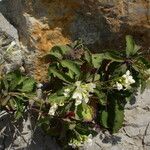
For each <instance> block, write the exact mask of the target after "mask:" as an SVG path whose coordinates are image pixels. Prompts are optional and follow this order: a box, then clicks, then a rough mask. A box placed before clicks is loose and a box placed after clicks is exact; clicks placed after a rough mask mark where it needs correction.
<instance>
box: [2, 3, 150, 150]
mask: <svg viewBox="0 0 150 150" xmlns="http://www.w3.org/2000/svg"><path fill="white" fill-rule="evenodd" d="M149 7H150V3H149V1H143V0H134V1H133V0H128V1H124V0H80V1H76V0H71V1H66V0H61V1H60V0H55V1H52V0H51V1H50V0H36V1H35V0H26V1H20V0H3V1H1V2H0V11H1V12H2V14H3V15H4V16H5V17H4V16H3V15H2V14H1V13H0V21H1V22H0V41H2V42H0V44H1V45H2V47H1V48H0V59H5V60H6V61H5V63H4V66H3V68H5V69H6V71H5V72H9V71H10V70H13V69H14V68H16V67H21V66H22V65H23V64H24V68H25V71H27V72H28V74H31V75H33V76H34V77H35V78H36V79H37V80H38V81H43V80H46V78H47V67H48V65H47V64H45V63H44V62H42V61H41V57H42V56H44V55H45V54H47V53H48V52H49V49H50V48H51V47H52V46H54V45H56V44H66V43H70V42H72V41H74V40H76V39H78V38H82V39H83V40H84V41H85V43H86V44H87V45H88V47H89V48H91V49H92V50H94V51H100V50H102V49H114V48H116V49H122V48H124V46H123V45H124V37H125V35H126V34H131V35H133V36H134V38H135V40H136V42H138V44H140V45H141V46H142V47H143V50H148V48H149V47H150V43H149V40H148V39H150V22H149V20H150V18H149V17H150V11H149ZM5 18H7V20H8V21H9V22H10V23H11V24H12V25H13V26H14V27H15V28H16V29H17V30H18V33H17V31H16V29H15V28H14V27H13V26H12V25H11V24H10V23H9V22H8V21H7V20H6V19H5ZM18 37H19V42H20V43H22V45H23V49H22V48H21V47H20V46H16V49H15V50H14V51H13V52H12V53H11V54H10V55H9V54H8V55H7V59H6V58H4V53H5V50H6V48H8V45H9V44H10V43H11V42H12V41H13V40H16V41H18ZM11 56H13V57H11ZM2 70H3V69H2ZM149 96H150V90H146V91H145V92H144V93H143V94H138V95H137V96H136V101H135V103H134V101H133V103H132V105H131V104H128V105H127V107H126V111H125V116H126V118H125V124H124V128H122V129H121V130H120V132H119V133H117V134H114V135H110V134H109V133H100V134H99V135H98V136H97V137H95V138H94V139H93V145H92V146H91V147H90V146H88V145H85V147H84V149H85V150H88V149H94V150H102V149H103V150H126V149H127V150H149V149H150V143H149V141H150V129H149V123H150V101H149ZM7 120H8V121H9V119H7ZM4 121H6V119H5V120H4ZM1 122H2V123H1V124H0V126H1V125H3V123H4V124H5V122H3V121H1ZM24 123H25V124H24V129H21V130H20V131H21V133H22V134H24V133H25V132H26V131H27V134H25V135H26V136H25V137H24V138H25V139H26V141H30V139H31V137H32V133H31V130H29V129H28V127H27V126H28V123H30V122H28V120H26V121H25V122H24ZM9 124H10V123H9ZM1 128H2V127H1ZM11 131H12V133H14V128H13V129H12V130H11ZM8 135H9V136H8V137H7V138H6V141H5V145H7V148H8V147H9V145H10V141H12V139H14V138H13V134H11V133H10V131H9V133H8ZM1 139H3V137H0V144H1V145H2V143H3V140H1ZM33 139H34V140H33V141H36V143H34V142H33V141H30V144H29V145H27V143H25V142H24V141H23V139H22V138H21V136H18V137H17V138H16V139H15V140H14V142H13V143H16V144H17V143H20V145H19V146H22V148H24V149H32V150H34V149H35V150H45V149H56V150H57V149H60V148H59V147H58V145H57V144H56V142H55V141H53V140H52V139H51V138H50V137H48V136H46V135H45V134H44V133H43V132H42V131H41V130H40V129H37V130H36V132H35V134H34V137H33ZM1 141H2V142H1ZM49 141H50V142H49ZM53 143H55V145H54V146H53V147H52V145H53ZM2 147H3V145H2ZM14 147H15V146H14Z"/></svg>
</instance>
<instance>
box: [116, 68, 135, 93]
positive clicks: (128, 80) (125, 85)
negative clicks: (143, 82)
mask: <svg viewBox="0 0 150 150" xmlns="http://www.w3.org/2000/svg"><path fill="white" fill-rule="evenodd" d="M133 83H135V80H134V79H133V77H132V75H131V73H130V71H129V70H127V72H126V73H125V74H124V75H123V76H122V77H121V78H120V79H119V81H118V82H116V85H115V87H116V88H117V89H118V90H119V91H120V90H122V89H124V90H127V89H130V88H131V84H133Z"/></svg>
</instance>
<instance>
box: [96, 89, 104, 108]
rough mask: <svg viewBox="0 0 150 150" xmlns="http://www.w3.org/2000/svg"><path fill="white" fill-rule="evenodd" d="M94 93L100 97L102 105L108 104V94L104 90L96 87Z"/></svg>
mask: <svg viewBox="0 0 150 150" xmlns="http://www.w3.org/2000/svg"><path fill="white" fill-rule="evenodd" d="M94 93H95V94H96V96H97V97H98V100H99V103H100V104H101V105H106V104H107V96H106V94H105V93H104V92H102V91H100V90H98V89H95V90H94Z"/></svg>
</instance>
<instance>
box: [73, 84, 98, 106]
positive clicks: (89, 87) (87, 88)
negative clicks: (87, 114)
mask: <svg viewBox="0 0 150 150" xmlns="http://www.w3.org/2000/svg"><path fill="white" fill-rule="evenodd" d="M75 86H76V89H75V91H74V93H73V95H72V98H73V99H75V100H76V102H75V105H76V106H78V105H80V104H81V103H82V102H85V103H88V101H89V97H90V96H91V95H90V93H93V92H94V88H96V85H95V84H94V83H87V84H82V83H81V81H77V82H76V83H75Z"/></svg>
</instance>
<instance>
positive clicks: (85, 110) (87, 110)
mask: <svg viewBox="0 0 150 150" xmlns="http://www.w3.org/2000/svg"><path fill="white" fill-rule="evenodd" d="M93 113H94V112H93V110H92V108H91V107H90V106H89V105H87V104H83V103H82V104H80V105H78V107H77V110H76V115H77V116H76V118H79V119H80V120H83V121H88V122H89V121H92V120H93V116H94V114H93Z"/></svg>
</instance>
